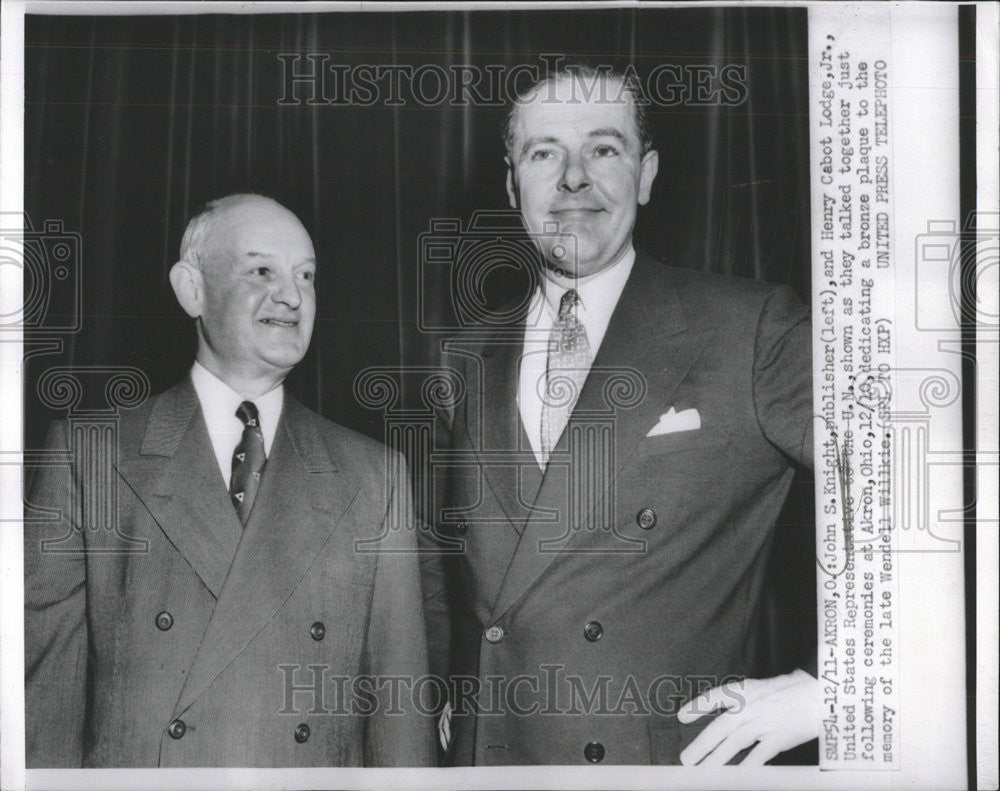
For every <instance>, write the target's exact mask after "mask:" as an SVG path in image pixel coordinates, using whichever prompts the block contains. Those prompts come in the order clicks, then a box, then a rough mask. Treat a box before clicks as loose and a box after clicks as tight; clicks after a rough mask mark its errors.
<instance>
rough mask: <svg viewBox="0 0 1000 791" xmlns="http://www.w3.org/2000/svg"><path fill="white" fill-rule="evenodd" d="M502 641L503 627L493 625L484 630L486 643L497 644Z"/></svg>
mask: <svg viewBox="0 0 1000 791" xmlns="http://www.w3.org/2000/svg"><path fill="white" fill-rule="evenodd" d="M501 640H503V627H502V626H497V625H496V624H494V625H493V626H491V627H490V628H489V629H487V630H486V642H487V643H499V642H500V641H501Z"/></svg>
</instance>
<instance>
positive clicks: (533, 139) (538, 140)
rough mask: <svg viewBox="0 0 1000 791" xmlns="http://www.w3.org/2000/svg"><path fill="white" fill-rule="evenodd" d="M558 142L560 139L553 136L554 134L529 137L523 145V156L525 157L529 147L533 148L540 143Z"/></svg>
mask: <svg viewBox="0 0 1000 791" xmlns="http://www.w3.org/2000/svg"><path fill="white" fill-rule="evenodd" d="M558 142H559V140H558V139H557V138H555V137H552V135H546V136H544V137H542V136H540V135H536V136H535V137H529V138H528V139H527V140H525V141H524V143H523V145H522V146H521V156H522V157H523V156H524V155H525V154H527V153H528V149H529V148H531V147H532V146H537V145H538V144H539V143H558Z"/></svg>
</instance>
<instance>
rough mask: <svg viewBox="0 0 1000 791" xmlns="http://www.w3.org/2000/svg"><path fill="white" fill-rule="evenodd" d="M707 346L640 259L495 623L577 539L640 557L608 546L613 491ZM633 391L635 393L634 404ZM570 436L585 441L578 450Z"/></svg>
mask: <svg viewBox="0 0 1000 791" xmlns="http://www.w3.org/2000/svg"><path fill="white" fill-rule="evenodd" d="M709 338H710V333H704V332H690V331H688V327H687V322H686V320H685V318H684V311H683V306H682V304H681V299H680V296H679V295H678V293H677V290H676V289H675V288H674V287H673V286H672V285H671V284H670V283H669V282H668V274H667V271H665V268H664V266H663V265H662V264H660V263H659V262H657V261H655V260H654V259H652V258H649V257H648V256H645V255H644V254H642V253H639V254H637V256H636V262H635V265H634V267H633V270H632V273H631V275H630V276H629V279H628V282H627V283H626V284H625V288H624V290H623V291H622V295H621V297H620V298H619V300H618V304H617V306H616V307H615V311H614V313H613V314H612V318H611V322H610V324H609V325H608V331H607V333H606V334H605V337H604V340H603V342H602V343H601V348H600V349H599V350H598V353H597V357H596V358H595V360H594V364H593V366H592V368H591V372H590V375H589V376H588V377H587V381H586V382H585V384H584V387H583V391H582V392H581V394H580V398H579V400H578V402H577V404H576V407H575V408H574V410H573V414H572V416H571V417H570V420H569V423H568V424H567V427H566V430H565V431H564V432H563V435H562V437H561V438H560V440H559V443H558V445H557V446H556V449H555V451H554V453H553V457H552V458H553V461H552V462H550V464H549V466H548V468H547V469H546V473H545V476H544V478H543V479H542V483H541V488H540V489H539V492H538V498H537V500H536V501H535V507H534V509H533V511H532V515H531V518H530V519H529V520H528V521H527V523H526V525H525V527H524V531H523V533H522V535H521V540H520V542H519V543H518V546H517V549H516V551H515V553H514V557H513V558H512V560H511V562H510V566H509V567H508V570H507V574H506V576H505V578H504V581H503V584H502V585H501V588H500V592H499V594H498V597H497V601H496V604H495V606H494V609H493V613H492V615H491V620H495V619H496V618H498V617H500V616H501V615H502V614H503V613H504V612H506V611H507V610H508V609H510V607H511V606H512V605H513V604H514V603H515V602H517V600H518V599H520V597H521V596H522V595H523V594H524V593H525V591H526V590H527V589H528V587H529V586H530V585H531V584H532V583H533V582H534V581H535V580H536V579H538V577H539V576H540V575H541V574H542V573H543V572H544V571H545V569H546V568H548V566H549V565H550V564H551V563H552V561H553V560H554V559H555V558H556V557H557V556H558V555H559V554H560V553H562V552H567V551H568V552H574V551H587V548H585V547H581V546H579V545H574V541H575V539H576V537H577V536H578V535H581V534H584V535H593V534H594V533H595V531H596V532H597V533H599V534H604V535H606V536H607V537H608V540H606V541H604V542H603V545H602V546H597V547H593V549H595V550H598V551H602V552H608V551H611V552H614V551H620V552H629V551H640V550H641V546H639V545H637V544H636V545H633V544H631V543H630V542H629V541H628V540H627V539H625V538H624V537H621V536H613V531H614V528H615V523H614V519H615V503H614V491H615V486H614V482H615V480H616V478H617V476H618V474H619V473H620V472H621V470H622V467H623V466H624V465H625V463H626V462H627V461H628V459H629V457H631V455H632V453H633V452H634V451H635V448H636V445H637V444H638V443H639V441H640V440H641V439H642V438H643V437H644V436H645V435H646V433H647V432H648V431H649V429H650V428H652V427H653V426H654V425H655V424H656V422H657V418H658V417H659V415H660V414H661V413H662V411H663V410H664V409H666V408H667V406H669V403H670V398H671V396H672V395H673V393H674V391H675V390H676V389H677V387H678V386H679V385H680V384H681V382H682V381H683V380H684V378H685V377H686V376H687V374H688V372H689V370H690V369H691V366H692V365H693V364H694V362H695V361H696V360H697V358H698V355H699V354H700V353H701V351H702V350H703V349H704V348H705V345H706V344H707V343H708V340H709ZM616 382H617V383H619V384H618V385H616ZM630 382H631V383H632V384H631V385H630V384H629V383H630ZM633 385H634V387H636V388H638V389H637V390H635V391H634V395H630V394H629V393H628V392H627V391H629V390H630V389H632V387H633ZM574 436H575V437H577V438H578V439H579V440H581V442H580V443H579V444H577V445H576V447H575V449H574V448H573V443H572V442H571V437H574Z"/></svg>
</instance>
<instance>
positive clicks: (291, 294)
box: [271, 275, 302, 310]
mask: <svg viewBox="0 0 1000 791" xmlns="http://www.w3.org/2000/svg"><path fill="white" fill-rule="evenodd" d="M271 299H273V300H274V301H275V302H280V303H282V304H283V305H287V306H288V307H289V308H291V309H292V310H295V309H296V308H298V306H299V305H300V304H302V292H301V291H300V290H299V284H298V283H297V282H296V281H295V276H294V275H279V276H278V277H276V278H275V279H274V280H273V281H272V283H271Z"/></svg>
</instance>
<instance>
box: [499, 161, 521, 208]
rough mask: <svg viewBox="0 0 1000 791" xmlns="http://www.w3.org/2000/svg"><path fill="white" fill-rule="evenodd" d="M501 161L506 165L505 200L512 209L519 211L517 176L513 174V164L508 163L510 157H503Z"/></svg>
mask: <svg viewBox="0 0 1000 791" xmlns="http://www.w3.org/2000/svg"><path fill="white" fill-rule="evenodd" d="M503 161H504V162H506V163H507V199H508V200H509V201H510V207H511V208H512V209H520V208H521V206H520V202H519V201H518V199H517V176H516V175H515V174H514V164H513V163H512V162H511V161H510V157H504V158H503Z"/></svg>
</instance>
